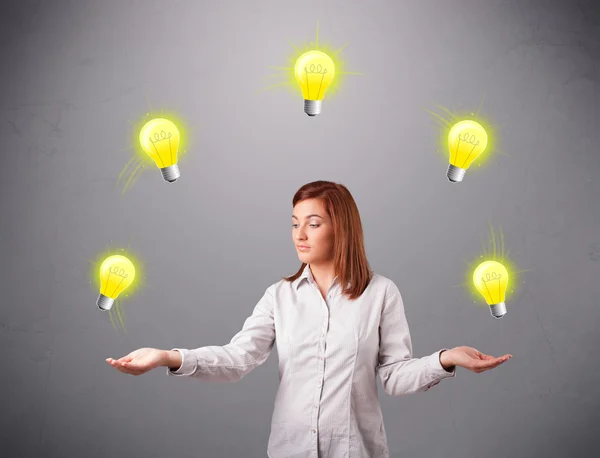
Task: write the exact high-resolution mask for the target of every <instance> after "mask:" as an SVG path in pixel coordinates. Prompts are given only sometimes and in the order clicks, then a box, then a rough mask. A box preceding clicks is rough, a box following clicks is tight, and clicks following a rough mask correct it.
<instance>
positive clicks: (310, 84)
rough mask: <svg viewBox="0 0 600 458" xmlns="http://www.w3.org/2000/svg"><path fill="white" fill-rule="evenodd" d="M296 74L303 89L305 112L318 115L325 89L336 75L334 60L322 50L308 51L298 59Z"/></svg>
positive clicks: (309, 114) (295, 68)
mask: <svg viewBox="0 0 600 458" xmlns="http://www.w3.org/2000/svg"><path fill="white" fill-rule="evenodd" d="M294 74H295V75H296V81H298V84H299V85H300V88H301V89H302V97H304V112H305V113H306V114H307V115H308V116H316V115H318V114H319V113H320V112H321V103H322V100H323V97H324V96H325V91H326V90H327V88H328V87H329V85H330V84H331V81H333V77H334V75H335V64H334V63H333V60H332V59H331V57H329V56H328V55H327V54H325V53H324V52H322V51H317V50H312V51H307V52H305V53H304V54H302V55H301V56H300V57H298V59H297V60H296V65H295V66H294Z"/></svg>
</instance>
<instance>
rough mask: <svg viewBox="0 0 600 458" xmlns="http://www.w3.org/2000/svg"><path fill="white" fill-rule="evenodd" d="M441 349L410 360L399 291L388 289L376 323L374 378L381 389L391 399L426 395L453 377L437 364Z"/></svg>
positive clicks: (409, 339) (452, 373)
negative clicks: (376, 364) (377, 329)
mask: <svg viewBox="0 0 600 458" xmlns="http://www.w3.org/2000/svg"><path fill="white" fill-rule="evenodd" d="M442 350H447V348H443V349H441V350H438V351H436V352H435V353H433V354H431V355H429V356H425V357H423V358H413V357H412V342H411V338H410V330H409V328H408V322H407V320H406V314H405V312H404V303H403V302H402V296H401V295H400V291H399V290H398V287H397V286H396V285H395V284H394V283H393V282H390V284H389V285H388V287H387V290H386V293H385V299H384V304H383V308H382V312H381V319H380V322H379V361H378V362H379V365H378V367H377V374H378V375H379V378H380V380H381V384H382V385H383V389H384V390H385V392H386V393H387V394H389V395H390V396H399V395H402V394H410V393H416V392H420V391H427V390H429V389H430V388H431V387H432V386H434V385H437V384H438V383H440V381H441V380H442V379H444V378H447V377H455V376H456V367H453V368H452V371H450V372H449V371H447V370H446V369H444V367H443V366H442V364H441V363H440V352H441V351H442Z"/></svg>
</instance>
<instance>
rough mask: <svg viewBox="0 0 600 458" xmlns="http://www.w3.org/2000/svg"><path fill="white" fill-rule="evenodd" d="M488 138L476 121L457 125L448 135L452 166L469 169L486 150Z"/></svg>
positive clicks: (466, 121)
mask: <svg viewBox="0 0 600 458" xmlns="http://www.w3.org/2000/svg"><path fill="white" fill-rule="evenodd" d="M487 143H488V136H487V133H486V131H485V129H484V128H483V127H482V126H481V124H479V123H478V122H476V121H471V120H464V121H460V122H458V123H456V124H455V125H454V126H452V128H451V129H450V132H449V133H448V149H449V150H450V164H452V165H453V166H455V167H460V168H461V169H465V170H466V169H468V168H469V166H470V165H471V163H472V162H473V161H474V160H475V159H477V158H478V157H479V156H480V155H481V153H483V151H484V150H485V148H486V147H487Z"/></svg>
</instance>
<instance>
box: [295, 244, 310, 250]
mask: <svg viewBox="0 0 600 458" xmlns="http://www.w3.org/2000/svg"><path fill="white" fill-rule="evenodd" d="M298 249H299V250H300V251H307V250H310V247H309V246H302V245H298Z"/></svg>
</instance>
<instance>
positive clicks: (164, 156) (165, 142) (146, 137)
mask: <svg viewBox="0 0 600 458" xmlns="http://www.w3.org/2000/svg"><path fill="white" fill-rule="evenodd" d="M179 138H180V136H179V129H177V126H176V125H175V124H174V123H173V122H171V121H169V120H168V119H165V118H155V119H152V120H151V121H148V122H147V123H146V124H145V125H144V127H142V130H141V131H140V145H141V146H142V149H143V150H144V151H145V152H146V154H148V156H150V158H151V159H152V160H153V161H154V163H155V164H156V166H157V167H159V168H165V167H169V166H172V165H175V164H177V153H178V150H179Z"/></svg>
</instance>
